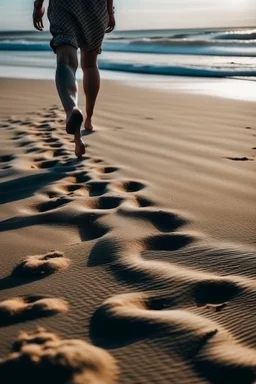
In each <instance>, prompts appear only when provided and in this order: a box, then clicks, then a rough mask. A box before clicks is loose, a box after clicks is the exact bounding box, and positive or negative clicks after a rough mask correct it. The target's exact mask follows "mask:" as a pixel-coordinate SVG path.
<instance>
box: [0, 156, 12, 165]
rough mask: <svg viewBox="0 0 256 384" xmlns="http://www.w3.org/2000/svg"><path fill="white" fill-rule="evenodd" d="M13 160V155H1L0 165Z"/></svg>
mask: <svg viewBox="0 0 256 384" xmlns="http://www.w3.org/2000/svg"><path fill="white" fill-rule="evenodd" d="M14 159H15V156H14V155H3V156H0V163H8V162H9V161H12V160H14Z"/></svg>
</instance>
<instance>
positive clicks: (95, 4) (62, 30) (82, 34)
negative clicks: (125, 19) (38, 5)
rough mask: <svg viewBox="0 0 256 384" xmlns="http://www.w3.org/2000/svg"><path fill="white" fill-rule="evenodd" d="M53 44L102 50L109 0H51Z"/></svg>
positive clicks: (54, 46) (52, 45)
mask: <svg viewBox="0 0 256 384" xmlns="http://www.w3.org/2000/svg"><path fill="white" fill-rule="evenodd" d="M48 19H49V21H50V31H51V34H52V36H53V38H52V40H51V47H52V49H53V51H54V52H55V53H56V47H58V46H60V45H64V44H68V45H72V46H74V47H75V48H78V47H80V48H81V49H82V50H85V51H96V52H98V53H100V52H101V45H102V41H103V38H104V34H105V30H106V28H107V23H108V12H107V0H50V2H49V7H48Z"/></svg>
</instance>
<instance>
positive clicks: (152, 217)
mask: <svg viewBox="0 0 256 384" xmlns="http://www.w3.org/2000/svg"><path fill="white" fill-rule="evenodd" d="M144 202H145V201H144ZM118 214H119V215H122V216H125V217H131V218H136V219H140V220H144V221H148V222H151V223H152V224H153V225H154V227H156V228H157V229H158V230H159V231H160V232H171V231H175V230H176V229H177V228H179V227H181V226H183V225H185V224H186V223H187V221H186V220H184V219H183V218H181V217H179V216H178V215H177V214H175V213H172V212H167V211H162V210H159V211H157V210H152V209H150V208H148V209H133V210H132V209H129V208H124V207H122V208H120V209H119V210H118Z"/></svg>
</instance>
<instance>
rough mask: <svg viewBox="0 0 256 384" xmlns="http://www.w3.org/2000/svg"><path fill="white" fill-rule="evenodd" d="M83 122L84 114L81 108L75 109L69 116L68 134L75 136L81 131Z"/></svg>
mask: <svg viewBox="0 0 256 384" xmlns="http://www.w3.org/2000/svg"><path fill="white" fill-rule="evenodd" d="M82 122H83V114H82V111H81V110H80V109H79V108H74V109H73V111H72V112H71V114H70V115H69V116H67V124H66V132H67V133H68V134H69V135H74V134H75V133H76V132H77V131H80V129H81V125H82Z"/></svg>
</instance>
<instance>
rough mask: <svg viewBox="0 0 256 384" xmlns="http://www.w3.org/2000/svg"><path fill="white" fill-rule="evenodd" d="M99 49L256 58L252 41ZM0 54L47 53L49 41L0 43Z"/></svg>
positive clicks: (142, 42) (141, 42)
mask: <svg viewBox="0 0 256 384" xmlns="http://www.w3.org/2000/svg"><path fill="white" fill-rule="evenodd" d="M103 50H105V51H107V52H130V53H132V52H133V53H154V54H180V55H207V56H248V57H249V56H250V57H255V56H256V42H255V43H251V44H242V43H237V42H232V44H231V43H230V44H221V43H220V42H219V41H217V42H216V41H215V43H214V44H209V43H207V42H206V41H204V40H194V41H191V40H179V41H177V40H174V39H166V38H163V39H157V40H156V39H153V40H152V39H148V38H143V39H137V40H132V41H131V40H127V41H120V40H118V41H113V40H111V39H109V40H106V41H105V42H104V44H103ZM0 51H50V46H49V42H44V41H41V42H31V41H29V42H28V41H25V40H20V41H19V40H16V41H0Z"/></svg>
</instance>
